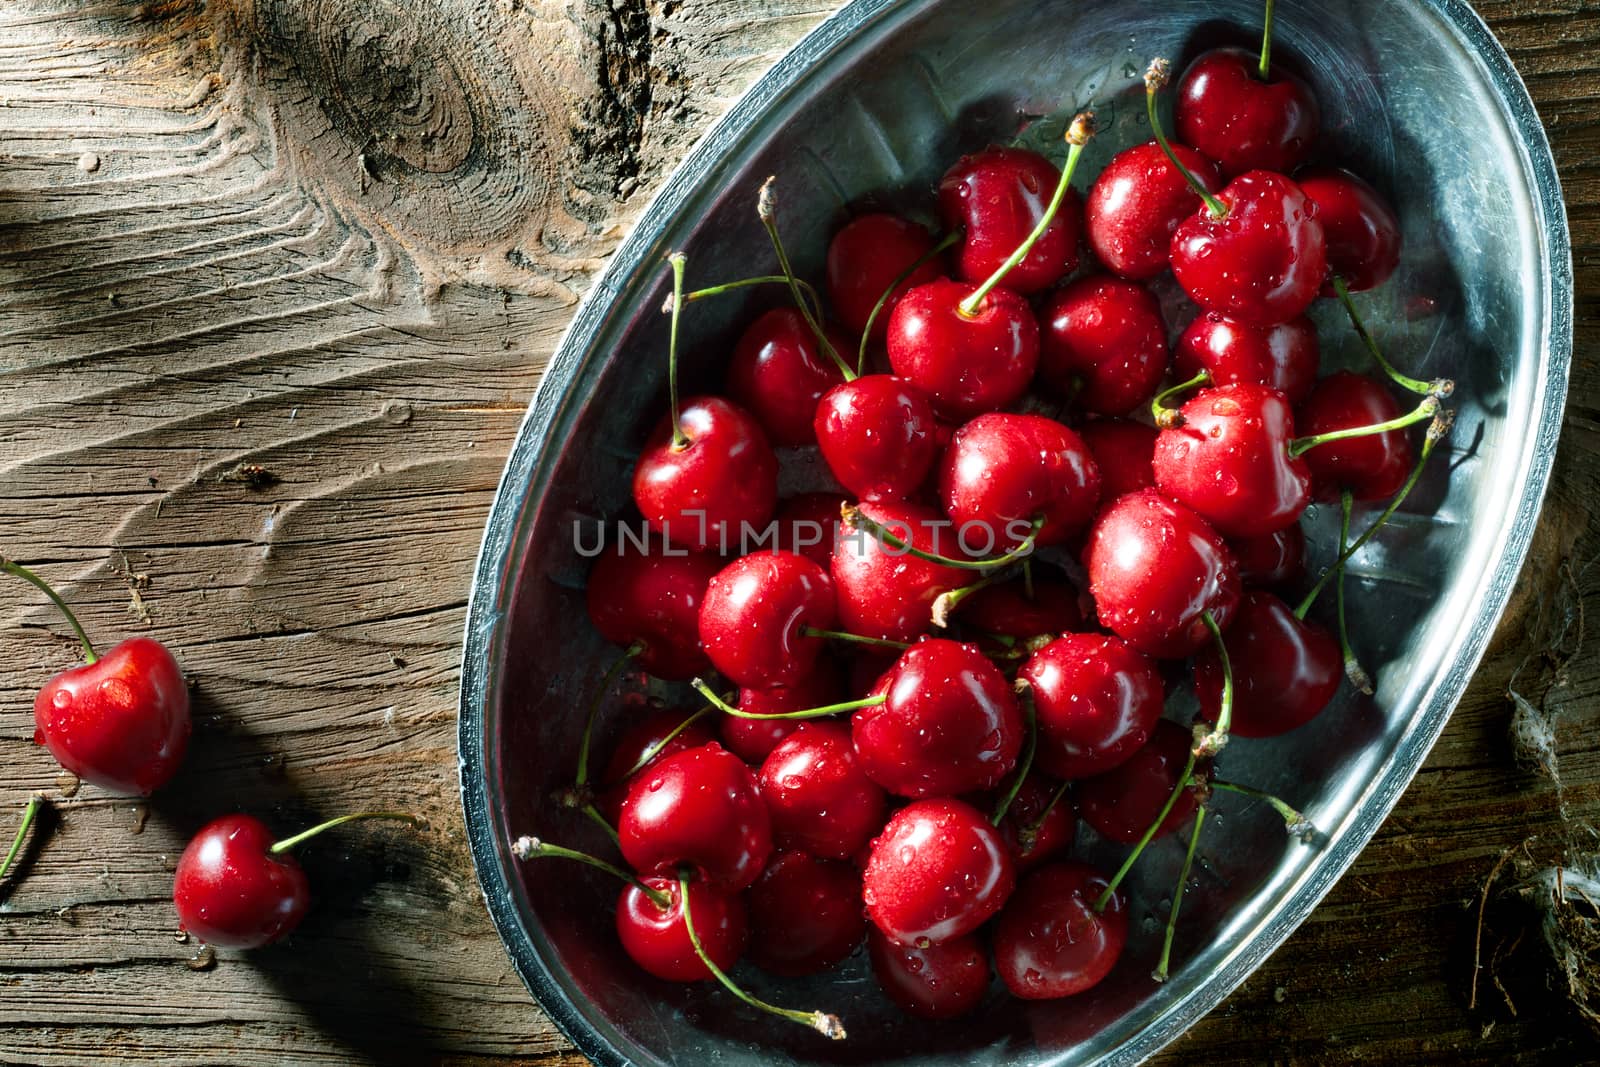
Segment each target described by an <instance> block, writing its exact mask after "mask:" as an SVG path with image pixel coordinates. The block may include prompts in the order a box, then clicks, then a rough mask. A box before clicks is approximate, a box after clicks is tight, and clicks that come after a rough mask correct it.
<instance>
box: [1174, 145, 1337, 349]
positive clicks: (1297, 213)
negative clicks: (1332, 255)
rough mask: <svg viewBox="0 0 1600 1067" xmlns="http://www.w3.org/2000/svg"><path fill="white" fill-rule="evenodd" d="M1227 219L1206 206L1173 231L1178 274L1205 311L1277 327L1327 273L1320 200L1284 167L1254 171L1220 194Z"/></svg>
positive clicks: (1308, 299) (1313, 294)
mask: <svg viewBox="0 0 1600 1067" xmlns="http://www.w3.org/2000/svg"><path fill="white" fill-rule="evenodd" d="M1217 199H1218V200H1220V201H1222V203H1223V204H1224V205H1225V206H1226V207H1227V209H1228V213H1227V216H1226V217H1225V218H1222V219H1217V218H1213V217H1212V215H1211V212H1210V210H1209V209H1207V208H1201V209H1200V210H1199V211H1197V212H1195V213H1194V214H1193V215H1190V216H1189V217H1188V218H1187V219H1185V220H1184V221H1183V222H1181V223H1179V224H1178V229H1177V231H1176V232H1174V233H1173V235H1172V273H1173V275H1174V276H1176V277H1177V279H1178V284H1179V285H1181V286H1183V290H1184V292H1186V293H1188V294H1189V299H1191V300H1193V301H1194V302H1195V303H1196V304H1199V305H1200V307H1201V308H1202V309H1204V310H1206V311H1216V312H1219V313H1221V314H1223V315H1227V316H1229V317H1231V318H1235V319H1238V320H1240V321H1241V322H1251V323H1255V324H1256V325H1258V326H1271V325H1273V324H1275V323H1279V322H1288V321H1289V320H1290V319H1293V318H1296V317H1298V316H1299V315H1301V314H1303V313H1304V312H1305V310H1306V308H1308V307H1310V306H1311V303H1312V301H1314V300H1316V298H1317V294H1318V292H1320V291H1321V289H1322V283H1323V281H1324V279H1325V278H1326V277H1327V272H1328V259H1327V248H1326V243H1325V238H1324V236H1323V233H1322V223H1320V222H1318V221H1317V206H1316V204H1314V203H1312V201H1311V200H1310V198H1309V197H1307V196H1306V195H1305V194H1304V193H1302V192H1301V191H1300V187H1299V186H1298V185H1296V184H1295V183H1294V182H1292V181H1290V180H1289V179H1288V178H1285V177H1284V176H1283V175H1281V174H1273V173H1271V172H1269V171H1264V170H1253V171H1249V172H1247V173H1245V174H1241V175H1240V176H1239V177H1237V178H1235V179H1233V181H1231V182H1229V183H1228V184H1227V185H1226V186H1225V187H1224V188H1223V190H1222V192H1220V193H1218V194H1217Z"/></svg>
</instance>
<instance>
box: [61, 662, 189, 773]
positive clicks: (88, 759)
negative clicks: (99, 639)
mask: <svg viewBox="0 0 1600 1067" xmlns="http://www.w3.org/2000/svg"><path fill="white" fill-rule="evenodd" d="M191 729H192V724H191V721H190V718H189V686H188V684H187V683H186V682H185V681H184V678H183V670H182V668H180V667H179V666H178V661H177V660H175V659H173V658H172V653H171V652H168V651H167V648H166V646H165V645H163V644H161V643H160V642H159V641H156V640H154V639H153V638H149V637H130V638H129V639H128V640H126V641H123V642H120V643H119V644H116V645H114V646H112V647H111V648H109V649H107V650H106V653H105V654H104V655H103V656H101V657H100V658H99V659H98V660H96V661H95V662H93V663H86V664H84V665H83V666H81V667H73V668H72V669H71V670H66V671H62V672H61V673H60V674H58V675H56V676H55V677H54V678H51V679H50V680H49V681H48V682H46V683H45V684H44V686H43V688H41V689H40V690H39V693H38V695H37V696H35V697H34V699H33V739H34V741H35V742H37V743H39V744H42V745H44V746H45V748H47V749H49V751H50V755H51V756H53V757H55V761H56V762H57V763H59V764H61V766H62V767H64V768H65V769H66V770H68V771H70V772H72V773H73V774H75V775H77V776H78V777H79V778H82V779H83V780H84V781H86V782H93V783H94V784H95V785H98V786H100V787H102V788H104V789H109V790H111V791H112V792H114V793H123V794H126V795H129V796H149V795H150V794H151V793H153V792H155V791H156V790H157V789H159V788H161V787H162V786H163V785H165V784H166V783H167V782H168V781H170V780H171V778H172V776H173V775H174V774H176V773H177V771H178V767H179V765H180V764H182V763H183V756H184V753H185V752H187V751H188V750H189V733H190V731H191Z"/></svg>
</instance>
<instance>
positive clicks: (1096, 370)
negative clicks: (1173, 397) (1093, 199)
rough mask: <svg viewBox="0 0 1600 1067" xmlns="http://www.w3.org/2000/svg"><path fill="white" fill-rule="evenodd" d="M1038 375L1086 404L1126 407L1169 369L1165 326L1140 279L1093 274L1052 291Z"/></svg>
mask: <svg viewBox="0 0 1600 1067" xmlns="http://www.w3.org/2000/svg"><path fill="white" fill-rule="evenodd" d="M1040 321H1041V322H1042V323H1043V328H1044V335H1043V339H1042V341H1041V348H1040V354H1039V377H1040V379H1041V380H1043V381H1044V382H1045V384H1047V385H1049V386H1050V387H1051V388H1052V389H1054V390H1055V391H1056V392H1058V393H1061V394H1062V395H1063V396H1072V397H1073V401H1074V403H1075V404H1076V405H1077V406H1078V407H1079V408H1081V409H1082V410H1084V411H1087V412H1090V413H1092V414H1096V415H1126V414H1128V413H1129V412H1131V411H1133V410H1135V409H1136V408H1138V407H1139V406H1140V405H1142V404H1147V403H1149V401H1150V398H1151V397H1153V396H1155V394H1156V390H1157V388H1158V387H1159V386H1160V385H1161V379H1162V377H1163V376H1164V375H1165V374H1166V372H1167V354H1168V350H1167V326H1166V323H1165V322H1164V321H1163V320H1162V318H1161V305H1160V303H1159V302H1157V300H1156V298H1155V295H1154V294H1153V293H1151V292H1150V290H1148V289H1146V288H1145V287H1144V286H1142V285H1140V284H1138V283H1137V282H1129V281H1123V280H1122V279H1120V278H1103V277H1090V278H1079V279H1078V280H1077V281H1075V282H1073V283H1072V284H1070V285H1068V286H1066V287H1065V288H1063V289H1061V290H1059V291H1057V292H1056V293H1054V294H1052V295H1051V296H1050V298H1049V299H1048V300H1046V301H1045V305H1044V309H1043V311H1042V312H1041V314H1040Z"/></svg>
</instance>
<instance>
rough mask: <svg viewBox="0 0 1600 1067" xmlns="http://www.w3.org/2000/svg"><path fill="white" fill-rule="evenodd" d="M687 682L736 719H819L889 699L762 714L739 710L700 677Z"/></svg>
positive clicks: (851, 701) (876, 697)
mask: <svg viewBox="0 0 1600 1067" xmlns="http://www.w3.org/2000/svg"><path fill="white" fill-rule="evenodd" d="M689 684H690V685H692V686H694V687H695V690H696V691H697V692H698V693H699V694H700V695H701V696H703V697H705V698H706V699H707V700H709V701H710V702H711V705H712V707H714V708H716V709H718V710H719V711H723V712H726V713H727V714H729V715H732V716H733V717H734V718H736V719H757V720H760V721H762V722H768V721H771V720H774V719H820V718H822V717H823V716H825V715H838V714H839V713H840V712H845V711H860V710H861V709H862V708H875V707H877V706H878V705H879V704H882V703H883V702H884V701H886V700H888V699H889V697H888V696H887V694H883V693H880V694H878V695H877V696H872V697H862V698H861V699H860V700H846V701H844V702H843V703H840V704H825V705H823V706H822V707H818V708H802V709H801V710H799V711H774V712H771V713H768V714H765V715H763V714H758V713H756V712H753V711H740V710H739V709H738V708H736V707H734V706H733V705H732V704H730V703H728V702H727V701H726V700H724V699H722V698H721V697H719V696H718V695H717V694H716V691H715V690H713V689H712V688H711V687H710V686H709V685H707V684H706V683H705V682H704V680H702V679H700V678H696V679H694V680H693V681H692V682H690V683H689Z"/></svg>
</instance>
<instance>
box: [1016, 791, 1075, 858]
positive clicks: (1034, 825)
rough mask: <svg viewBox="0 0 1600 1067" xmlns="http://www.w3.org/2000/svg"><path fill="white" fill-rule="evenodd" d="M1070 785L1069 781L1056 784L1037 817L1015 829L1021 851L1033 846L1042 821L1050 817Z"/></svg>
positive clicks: (1042, 823)
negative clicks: (1019, 828)
mask: <svg viewBox="0 0 1600 1067" xmlns="http://www.w3.org/2000/svg"><path fill="white" fill-rule="evenodd" d="M1071 785H1072V783H1071V782H1062V783H1061V784H1060V785H1059V786H1057V787H1056V791H1055V792H1054V793H1053V794H1051V796H1050V803H1048V804H1046V805H1045V806H1044V810H1043V811H1041V812H1040V813H1039V817H1038V818H1037V819H1035V820H1033V821H1032V822H1031V823H1029V824H1028V825H1027V826H1024V827H1023V828H1022V829H1021V830H1019V831H1017V844H1018V845H1020V846H1021V847H1022V851H1024V852H1027V851H1028V850H1029V849H1031V848H1033V843H1034V842H1035V841H1037V840H1038V839H1039V831H1040V830H1042V829H1044V821H1045V820H1046V819H1048V818H1049V817H1050V813H1051V812H1052V811H1054V810H1056V805H1057V804H1059V803H1061V799H1062V798H1063V797H1065V796H1066V795H1067V789H1068V787H1070V786H1071Z"/></svg>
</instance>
